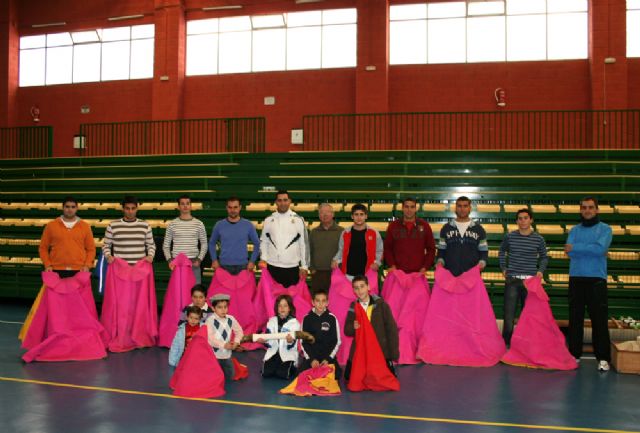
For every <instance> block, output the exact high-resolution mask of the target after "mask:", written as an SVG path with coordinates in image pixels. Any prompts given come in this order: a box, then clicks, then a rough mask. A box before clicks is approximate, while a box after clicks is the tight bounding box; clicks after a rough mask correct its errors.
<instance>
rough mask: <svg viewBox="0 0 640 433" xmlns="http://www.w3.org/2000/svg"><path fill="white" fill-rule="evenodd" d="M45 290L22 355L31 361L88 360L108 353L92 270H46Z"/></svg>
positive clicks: (43, 279) (44, 273)
mask: <svg viewBox="0 0 640 433" xmlns="http://www.w3.org/2000/svg"><path fill="white" fill-rule="evenodd" d="M42 281H43V283H44V287H45V289H44V292H43V294H42V297H41V300H40V305H39V308H38V309H37V311H36V313H35V314H34V316H33V320H32V322H31V326H30V327H29V330H28V331H27V334H26V335H25V338H24V340H23V342H22V347H23V348H25V349H28V352H27V353H25V354H24V356H23V357H22V359H24V360H25V361H26V362H31V361H84V360H89V359H101V358H104V357H106V356H107V352H106V350H105V347H106V344H107V342H108V339H109V337H108V334H107V333H106V332H105V330H104V328H103V327H102V325H101V324H100V322H99V321H98V313H97V311H96V304H95V302H94V300H93V295H92V293H91V274H90V273H89V272H78V273H77V274H76V275H74V276H73V277H69V278H60V276H59V275H58V274H56V273H55V272H43V273H42Z"/></svg>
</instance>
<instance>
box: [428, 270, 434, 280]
mask: <svg viewBox="0 0 640 433" xmlns="http://www.w3.org/2000/svg"><path fill="white" fill-rule="evenodd" d="M435 277H436V273H435V272H434V271H427V279H428V280H433V279H435Z"/></svg>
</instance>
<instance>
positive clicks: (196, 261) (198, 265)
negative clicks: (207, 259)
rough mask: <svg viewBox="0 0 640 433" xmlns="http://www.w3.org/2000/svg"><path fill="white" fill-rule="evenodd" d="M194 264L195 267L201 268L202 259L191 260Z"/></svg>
mask: <svg viewBox="0 0 640 433" xmlns="http://www.w3.org/2000/svg"><path fill="white" fill-rule="evenodd" d="M191 263H192V264H193V266H194V267H196V268H199V267H200V264H201V263H202V260H200V259H195V260H194V261H193V262H191Z"/></svg>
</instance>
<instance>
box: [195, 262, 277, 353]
mask: <svg viewBox="0 0 640 433" xmlns="http://www.w3.org/2000/svg"><path fill="white" fill-rule="evenodd" d="M217 293H224V294H227V295H229V296H231V301H230V302H229V314H231V315H232V316H233V317H235V318H236V320H237V321H238V323H240V326H242V332H243V333H244V334H245V335H246V334H255V333H257V332H258V331H259V330H260V329H261V328H262V327H263V326H264V324H265V323H266V321H267V318H266V317H263V315H262V302H263V300H262V299H261V298H259V297H258V296H257V295H256V277H255V275H254V274H253V272H250V271H247V270H244V271H242V272H240V273H239V274H238V275H231V274H230V273H229V272H227V271H226V270H224V269H222V268H218V269H216V272H215V274H213V279H212V280H211V284H210V285H209V290H208V291H207V298H211V296H213V295H215V294H217ZM242 347H244V348H245V349H249V350H254V349H263V348H264V346H263V345H261V344H259V343H244V344H243V345H242Z"/></svg>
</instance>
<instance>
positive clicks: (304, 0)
mask: <svg viewBox="0 0 640 433" xmlns="http://www.w3.org/2000/svg"><path fill="white" fill-rule="evenodd" d="M323 1H324V0H296V4H297V5H301V4H305V3H321V2H323Z"/></svg>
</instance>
